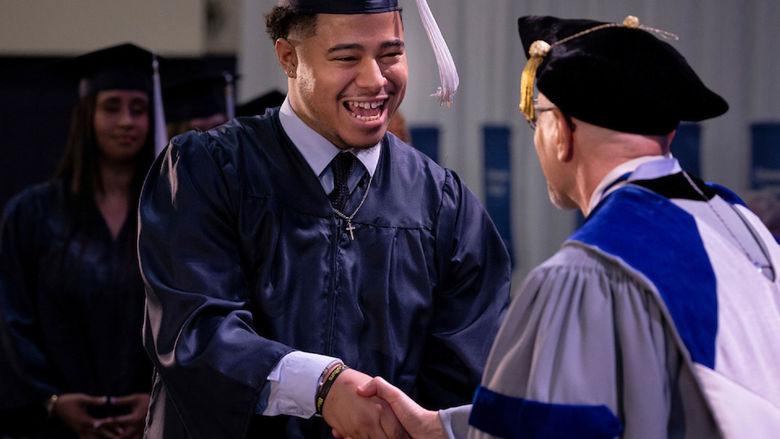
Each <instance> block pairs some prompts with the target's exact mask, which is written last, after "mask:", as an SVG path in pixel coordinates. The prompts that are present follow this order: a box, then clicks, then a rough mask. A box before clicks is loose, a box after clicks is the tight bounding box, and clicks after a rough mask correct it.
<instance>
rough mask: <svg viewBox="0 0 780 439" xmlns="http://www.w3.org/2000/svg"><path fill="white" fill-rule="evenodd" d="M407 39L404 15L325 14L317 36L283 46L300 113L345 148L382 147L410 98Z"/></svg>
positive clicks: (291, 38)
mask: <svg viewBox="0 0 780 439" xmlns="http://www.w3.org/2000/svg"><path fill="white" fill-rule="evenodd" d="M403 38H404V35H403V28H402V24H401V16H400V14H399V13H398V12H386V13H382V14H355V15H336V14H319V15H318V16H317V24H316V33H314V34H313V35H311V36H308V37H307V36H302V33H301V32H293V33H291V34H290V36H289V38H288V39H287V40H283V39H280V40H279V41H277V54H278V55H279V59H280V61H281V63H282V66H283V67H285V70H287V72H288V76H290V79H289V81H288V86H289V98H290V103H291V105H292V108H293V110H294V111H295V113H296V114H297V115H298V117H300V118H301V120H303V121H304V122H305V123H306V124H307V125H308V126H309V127H311V128H312V129H314V130H315V131H316V132H318V133H319V134H320V135H322V136H323V137H325V138H326V139H328V140H329V141H330V142H331V143H333V144H334V145H336V146H337V147H339V148H366V147H371V146H374V145H375V144H377V143H378V142H379V141H380V140H381V139H382V136H383V135H384V134H385V131H386V130H387V127H388V125H389V124H390V119H391V118H392V116H393V114H395V111H396V110H397V109H398V106H399V105H401V101H402V100H403V98H404V94H405V93H406V81H407V77H408V68H407V65H406V55H405V51H404V39H403ZM280 45H282V47H280ZM285 47H288V48H289V55H288V56H285V55H284V53H283V52H284V49H285ZM280 49H281V52H280Z"/></svg>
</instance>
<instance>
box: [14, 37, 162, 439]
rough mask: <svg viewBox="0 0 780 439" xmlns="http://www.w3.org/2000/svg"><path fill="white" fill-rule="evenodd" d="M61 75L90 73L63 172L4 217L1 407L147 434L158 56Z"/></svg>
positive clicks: (80, 66) (113, 56)
mask: <svg viewBox="0 0 780 439" xmlns="http://www.w3.org/2000/svg"><path fill="white" fill-rule="evenodd" d="M55 70H57V73H58V74H61V75H65V76H67V77H73V78H74V79H81V97H80V100H79V102H78V104H77V105H76V107H75V109H74V112H73V121H72V126H71V131H70V136H69V138H68V143H67V148H66V151H65V155H64V157H63V159H62V163H61V165H60V167H59V170H58V171H57V175H56V177H55V178H54V179H52V180H51V181H48V182H46V183H42V184H38V185H36V186H33V187H30V188H28V189H26V190H24V191H23V192H22V193H20V194H18V195H17V196H16V197H14V198H13V199H12V200H11V201H9V202H8V204H7V206H6V209H5V212H4V214H3V220H2V229H1V230H2V231H1V232H0V233H2V235H0V313H2V319H0V323H2V328H0V329H2V333H0V339H2V343H0V346H2V348H3V352H2V357H3V359H4V361H7V365H9V366H10V367H9V369H10V370H12V371H13V374H14V377H13V378H12V379H13V380H14V382H15V385H16V387H17V389H18V392H15V394H14V396H13V397H10V398H9V397H8V395H5V394H4V396H3V398H1V399H0V407H1V408H6V406H10V407H8V408H9V409H11V408H14V407H18V406H25V405H27V406H33V407H38V408H39V409H40V410H41V411H43V410H44V409H45V410H46V411H47V412H48V413H47V415H48V420H47V423H46V425H45V426H43V429H42V431H41V432H40V435H41V437H46V438H49V437H64V438H69V437H77V436H78V437H82V438H103V437H140V435H141V433H142V431H143V421H144V417H145V415H146V411H147V407H148V402H149V394H148V392H149V390H150V389H151V377H152V373H151V363H150V361H149V358H148V357H147V355H146V353H145V352H144V350H143V346H142V343H141V329H142V323H143V309H144V291H143V282H142V280H141V273H140V270H139V268H138V262H137V254H136V215H137V214H136V205H137V202H138V197H139V194H140V191H141V185H142V183H143V178H144V176H145V174H146V172H147V170H148V168H149V165H150V164H151V162H152V160H153V154H154V145H153V141H152V137H153V136H152V132H153V129H152V128H151V126H152V125H151V122H150V121H151V116H150V115H151V114H152V99H151V78H152V54H151V53H150V52H148V51H147V50H145V49H142V48H140V47H138V46H135V45H132V44H123V45H119V46H114V47H110V48H107V49H103V50H99V51H96V52H92V53H89V54H87V55H83V56H81V57H77V58H74V59H71V60H67V61H65V62H63V63H62V64H59V65H58V66H57V67H55ZM4 390H5V388H4Z"/></svg>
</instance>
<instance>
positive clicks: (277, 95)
mask: <svg viewBox="0 0 780 439" xmlns="http://www.w3.org/2000/svg"><path fill="white" fill-rule="evenodd" d="M284 98H285V95H284V93H282V92H280V91H279V90H271V91H269V92H267V93H265V94H262V95H260V96H258V97H256V98H254V99H252V100H249V101H247V102H244V103H243V104H240V105H238V106H237V107H236V116H255V115H258V114H263V113H265V110H267V109H269V108H273V107H278V106H280V105H282V102H284Z"/></svg>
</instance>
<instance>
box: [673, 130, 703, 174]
mask: <svg viewBox="0 0 780 439" xmlns="http://www.w3.org/2000/svg"><path fill="white" fill-rule="evenodd" d="M700 144H701V126H700V125H699V124H698V123H693V122H683V123H681V124H680V126H679V127H677V133H676V134H675V135H674V139H672V145H671V150H672V155H674V157H675V158H676V159H677V161H678V162H680V166H681V167H682V168H683V169H684V170H685V171H686V172H688V173H689V174H691V175H695V176H697V177H698V176H700V175H701V155H700V154H699V150H700V148H699V145H700Z"/></svg>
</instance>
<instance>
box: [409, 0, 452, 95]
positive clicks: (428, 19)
mask: <svg viewBox="0 0 780 439" xmlns="http://www.w3.org/2000/svg"><path fill="white" fill-rule="evenodd" d="M415 1H416V2H417V9H418V10H419V11H420V18H421V19H422V23H423V27H425V32H426V33H427V34H428V39H429V40H430V41H431V46H432V47H433V53H434V54H435V55H436V63H437V64H438V65H439V80H440V81H441V86H440V87H439V88H437V89H436V93H433V94H431V96H435V97H436V99H438V101H439V105H443V104H444V103H445V102H446V103H447V106H448V107H449V106H450V104H451V103H452V99H453V97H454V96H455V92H457V91H458V83H459V82H460V79H459V78H458V71H457V70H456V69H455V62H454V61H453V60H452V55H451V54H450V49H449V48H448V47H447V43H446V42H445V41H444V37H442V35H441V31H440V30H439V26H438V25H437V24H436V20H435V19H434V18H433V14H432V13H431V8H429V7H428V2H426V1H425V0H415Z"/></svg>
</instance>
